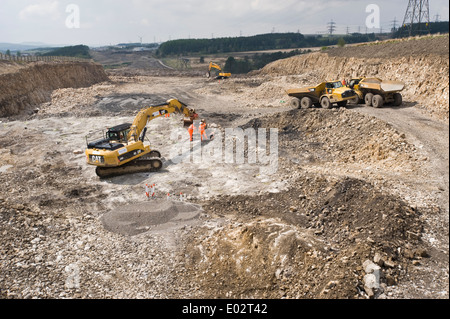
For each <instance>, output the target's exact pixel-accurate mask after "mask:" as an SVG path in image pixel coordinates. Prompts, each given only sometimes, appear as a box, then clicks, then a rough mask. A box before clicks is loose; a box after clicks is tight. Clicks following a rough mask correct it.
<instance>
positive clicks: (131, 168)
mask: <svg viewBox="0 0 450 319" xmlns="http://www.w3.org/2000/svg"><path fill="white" fill-rule="evenodd" d="M162 167H163V162H162V161H161V159H160V158H148V157H146V158H142V159H138V160H135V161H133V162H130V163H127V164H125V165H122V166H119V167H97V169H96V170H95V172H96V174H97V176H98V177H100V178H102V179H104V178H111V177H116V176H122V175H127V174H136V173H155V172H158V171H160V170H161V169H162Z"/></svg>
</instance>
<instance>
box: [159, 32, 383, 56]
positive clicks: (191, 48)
mask: <svg viewBox="0 0 450 319" xmlns="http://www.w3.org/2000/svg"><path fill="white" fill-rule="evenodd" d="M342 37H343V38H344V39H345V42H346V43H361V42H369V41H374V40H376V36H375V34H353V35H348V36H326V37H325V36H320V35H319V36H304V35H303V34H300V33H270V34H261V35H255V36H251V37H235V38H217V39H186V40H173V41H168V42H165V43H163V44H161V46H160V47H159V49H158V54H159V55H160V56H167V55H179V54H182V55H189V54H216V53H228V52H246V51H263V50H282V49H294V48H308V47H321V46H329V45H336V44H337V43H338V41H339V39H340V38H342Z"/></svg>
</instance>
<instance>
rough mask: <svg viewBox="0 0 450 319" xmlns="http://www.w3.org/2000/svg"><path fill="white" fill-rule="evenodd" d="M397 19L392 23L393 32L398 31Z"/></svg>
mask: <svg viewBox="0 0 450 319" xmlns="http://www.w3.org/2000/svg"><path fill="white" fill-rule="evenodd" d="M397 22H398V21H397V17H395V18H394V20H393V21H391V27H392V31H393V32H396V31H397Z"/></svg>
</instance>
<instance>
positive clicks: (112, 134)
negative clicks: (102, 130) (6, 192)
mask: <svg viewBox="0 0 450 319" xmlns="http://www.w3.org/2000/svg"><path fill="white" fill-rule="evenodd" d="M130 128H131V124H129V123H125V124H122V125H118V126H115V127H112V128H110V129H109V130H108V132H107V133H106V138H107V139H109V140H110V141H117V142H119V143H127V142H128V140H127V136H128V133H129V132H130Z"/></svg>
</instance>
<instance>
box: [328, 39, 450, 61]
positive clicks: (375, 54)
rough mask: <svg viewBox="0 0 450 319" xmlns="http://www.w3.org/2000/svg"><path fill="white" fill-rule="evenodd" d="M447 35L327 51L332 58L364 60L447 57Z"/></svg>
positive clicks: (396, 40) (374, 43)
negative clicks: (429, 56) (428, 56)
mask: <svg viewBox="0 0 450 319" xmlns="http://www.w3.org/2000/svg"><path fill="white" fill-rule="evenodd" d="M448 45H449V42H448V35H444V36H429V37H428V36H427V37H416V38H405V39H394V40H388V41H382V42H373V43H369V44H361V45H357V46H349V47H345V48H332V49H330V50H329V51H328V55H329V56H333V57H347V58H349V57H352V58H358V59H365V58H368V57H370V58H381V59H390V58H400V57H404V56H416V57H420V56H425V55H436V56H447V57H448V55H449V46H448Z"/></svg>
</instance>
